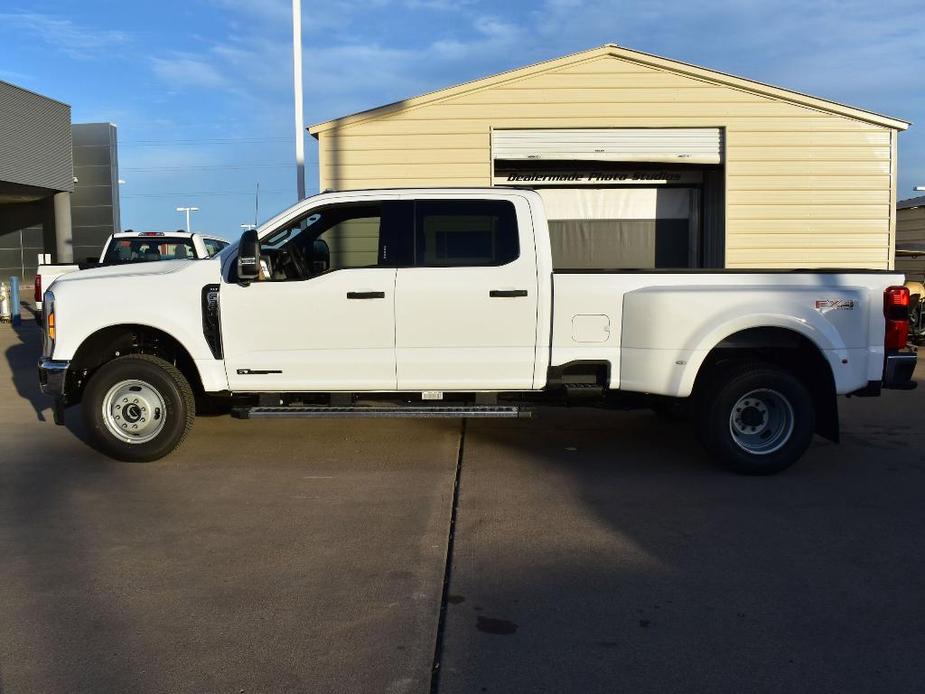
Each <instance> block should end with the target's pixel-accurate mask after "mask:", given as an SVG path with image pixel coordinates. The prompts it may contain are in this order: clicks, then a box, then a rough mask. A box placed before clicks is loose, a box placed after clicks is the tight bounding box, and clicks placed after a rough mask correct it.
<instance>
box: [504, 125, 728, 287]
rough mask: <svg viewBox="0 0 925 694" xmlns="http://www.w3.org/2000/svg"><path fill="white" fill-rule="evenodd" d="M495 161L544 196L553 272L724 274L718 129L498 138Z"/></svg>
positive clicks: (515, 133)
mask: <svg viewBox="0 0 925 694" xmlns="http://www.w3.org/2000/svg"><path fill="white" fill-rule="evenodd" d="M492 155H493V164H494V173H493V181H494V184H495V185H515V186H525V187H530V188H534V189H536V190H537V191H538V192H539V193H540V195H541V196H542V197H543V200H544V203H545V206H546V212H547V217H548V219H549V232H550V240H551V243H552V251H553V263H554V267H556V268H557V269H684V268H721V267H723V264H724V253H723V251H724V246H725V219H724V217H725V214H724V208H725V205H724V195H723V191H724V187H725V184H724V179H725V176H724V167H723V144H722V130H721V129H719V128H661V129H660V128H653V129H632V128H613V129H557V130H495V131H493V132H492Z"/></svg>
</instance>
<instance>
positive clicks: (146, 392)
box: [82, 354, 196, 462]
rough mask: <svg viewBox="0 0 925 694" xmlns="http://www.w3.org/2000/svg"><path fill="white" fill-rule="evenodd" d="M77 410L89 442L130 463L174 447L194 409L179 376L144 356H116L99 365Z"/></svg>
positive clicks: (156, 359) (190, 394) (172, 368)
mask: <svg viewBox="0 0 925 694" xmlns="http://www.w3.org/2000/svg"><path fill="white" fill-rule="evenodd" d="M82 409H83V417H84V423H85V424H86V427H87V430H88V432H89V434H90V438H91V440H92V442H93V444H94V446H95V447H96V448H97V449H98V450H100V451H101V452H103V453H105V454H106V455H108V456H111V457H113V458H116V459H117V460H125V461H129V462H148V461H151V460H157V459H159V458H163V457H164V456H165V455H167V454H168V453H170V452H171V451H173V450H174V449H175V448H176V447H177V446H179V445H180V443H182V441H183V439H184V438H186V435H187V434H188V433H189V430H190V428H191V427H192V425H193V417H194V415H195V413H196V405H195V401H194V398H193V391H192V388H190V385H189V382H188V381H187V380H186V378H185V377H184V376H183V374H182V373H180V371H179V370H178V369H177V367H175V366H174V365H173V364H171V363H170V362H168V361H165V360H164V359H160V358H159V357H155V356H152V355H149V354H133V355H129V356H125V357H119V358H118V359H114V360H113V361H111V362H109V363H107V364H104V365H103V366H102V367H100V369H99V370H98V371H97V372H96V373H95V374H93V377H92V378H91V379H90V382H89V383H88V384H87V388H86V390H85V391H84V394H83V400H82Z"/></svg>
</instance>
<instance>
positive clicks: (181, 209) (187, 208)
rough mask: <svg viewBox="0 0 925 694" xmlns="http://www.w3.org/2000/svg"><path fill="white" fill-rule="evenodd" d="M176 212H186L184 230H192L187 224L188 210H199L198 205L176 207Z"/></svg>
mask: <svg viewBox="0 0 925 694" xmlns="http://www.w3.org/2000/svg"><path fill="white" fill-rule="evenodd" d="M177 212H186V230H187V231H192V229H191V228H190V224H189V213H190V212H199V208H198V207H178V208H177Z"/></svg>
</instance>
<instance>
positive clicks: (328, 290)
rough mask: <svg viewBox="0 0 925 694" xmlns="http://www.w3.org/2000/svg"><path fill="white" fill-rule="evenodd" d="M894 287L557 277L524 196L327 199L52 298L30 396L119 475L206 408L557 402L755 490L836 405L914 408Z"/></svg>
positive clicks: (347, 412) (861, 281) (875, 277)
mask: <svg viewBox="0 0 925 694" xmlns="http://www.w3.org/2000/svg"><path fill="white" fill-rule="evenodd" d="M576 242H580V239H578V240H577V241H576ZM902 282H903V277H902V275H900V274H896V273H892V272H882V271H853V270H849V271H837V270H833V271H734V270H727V271H684V270H670V271H658V270H655V271H653V270H647V271H640V270H627V269H606V268H588V267H585V268H581V269H576V268H569V267H557V266H556V265H555V263H554V259H553V255H552V251H551V247H550V238H549V230H548V226H547V223H546V219H545V216H544V212H543V204H542V200H541V199H540V197H539V195H537V194H536V193H535V192H532V191H528V190H515V189H498V188H491V189H419V190H390V191H383V190H376V191H350V192H337V193H326V194H322V195H317V196H314V197H312V198H309V199H307V200H304V201H302V202H300V203H299V204H297V205H295V206H294V207H292V208H291V209H289V210H286V211H285V212H283V213H282V214H280V215H278V216H277V217H276V218H274V219H272V220H270V221H269V222H267V223H266V224H264V225H263V226H262V227H261V228H260V229H259V230H256V231H248V232H245V233H244V234H243V236H242V237H241V240H240V241H239V242H238V243H235V244H232V245H231V246H230V247H228V248H226V249H224V250H223V251H222V252H221V253H219V254H218V255H217V256H215V257H213V258H211V259H208V260H205V261H197V262H192V261H190V262H174V263H149V264H142V265H130V266H115V267H108V268H100V269H96V270H86V271H83V272H79V273H74V274H71V275H66V276H64V277H62V278H60V279H59V280H58V281H57V282H55V284H54V285H53V286H52V287H51V288H50V290H49V291H48V292H46V294H45V301H46V325H45V330H46V340H45V347H44V355H43V357H42V360H41V363H40V364H39V378H40V381H41V384H42V387H43V389H44V391H45V392H46V393H48V394H50V395H53V396H54V397H55V398H56V419H57V420H58V421H60V420H61V413H62V411H63V409H64V407H66V406H68V405H73V404H77V403H80V404H81V406H82V410H83V416H84V418H85V421H86V425H87V428H88V430H89V432H90V434H91V436H92V438H93V441H94V442H95V445H96V446H98V447H99V449H100V450H102V451H104V452H106V453H107V454H109V455H110V456H113V457H115V458H119V459H123V460H138V461H142V460H154V459H157V458H160V457H162V456H165V455H167V454H168V453H170V452H171V451H172V450H173V449H174V448H176V446H177V445H179V443H180V442H181V441H182V440H183V438H184V437H185V436H186V434H187V433H188V431H189V430H190V427H191V426H192V423H193V418H194V415H195V413H196V408H197V403H203V402H207V401H210V400H212V401H214V400H216V399H224V400H225V401H226V402H228V403H230V404H231V405H233V406H234V410H233V413H234V414H236V415H237V416H239V417H332V416H368V417H382V416H407V417H410V416H414V417H437V416H449V417H511V416H520V415H522V414H524V413H525V412H526V411H527V410H528V409H529V408H530V407H531V406H533V405H536V404H543V405H566V404H575V403H580V404H583V405H588V406H599V407H614V408H626V407H652V408H654V409H657V410H664V409H666V408H669V409H670V408H672V407H677V408H678V409H687V410H688V411H689V413H690V416H691V417H692V418H693V420H694V423H695V427H696V430H697V432H698V433H699V437H700V439H701V441H702V442H703V444H704V445H705V446H706V448H707V449H708V450H709V451H710V452H711V453H712V454H713V455H714V457H715V458H716V459H717V460H718V461H722V462H723V463H725V464H727V465H728V466H730V467H732V468H733V469H735V470H737V471H740V472H745V473H752V474H766V473H771V472H776V471H779V470H782V469H783V468H785V467H787V466H788V465H790V464H792V463H793V462H794V461H796V460H797V459H798V458H799V457H800V456H801V455H802V454H803V452H804V451H805V450H806V448H807V447H808V446H809V443H810V441H811V439H812V437H813V435H814V434H815V433H818V434H820V435H822V436H824V437H827V438H830V439H833V440H837V438H838V408H837V396H838V395H849V394H854V395H877V394H879V392H880V390H881V388H910V387H914V385H915V384H914V382H913V381H912V380H911V377H912V371H913V369H914V367H915V364H916V356H915V353H914V352H913V351H910V350H908V349H907V347H906V336H907V329H908V328H907V322H906V318H907V315H906V314H907V309H908V299H909V294H908V290H907V289H906V288H905V287H902V286H901V285H902ZM113 295H120V296H132V297H154V296H156V297H157V300H156V301H106V300H105V297H109V296H113ZM89 307H92V308H93V310H92V311H90V310H88V308H89Z"/></svg>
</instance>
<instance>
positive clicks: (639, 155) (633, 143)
mask: <svg viewBox="0 0 925 694" xmlns="http://www.w3.org/2000/svg"><path fill="white" fill-rule="evenodd" d="M492 156H493V157H494V158H495V159H508V160H522V159H534V160H535V159H539V160H543V159H548V160H557V159H562V160H566V159H567V160H585V161H628V162H633V161H639V162H654V163H668V162H681V163H688V164H720V163H722V161H723V158H722V157H723V146H722V129H721V128H559V129H547V130H493V131H492Z"/></svg>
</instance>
